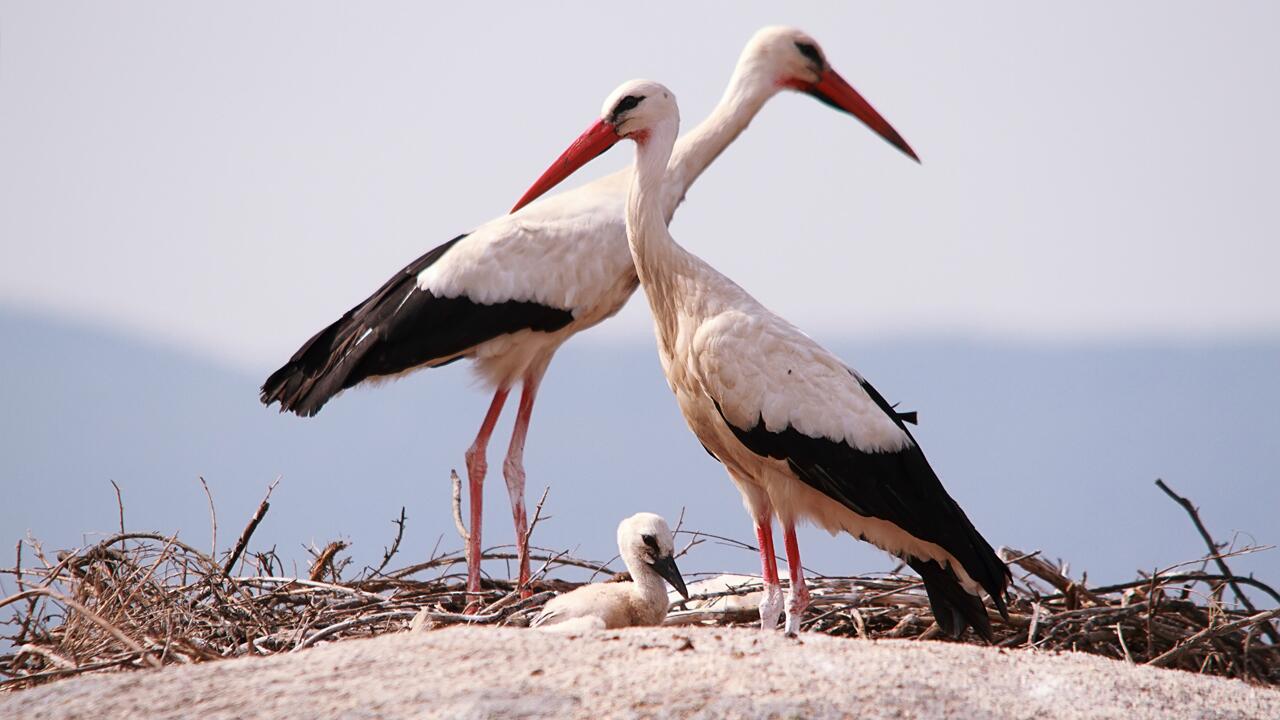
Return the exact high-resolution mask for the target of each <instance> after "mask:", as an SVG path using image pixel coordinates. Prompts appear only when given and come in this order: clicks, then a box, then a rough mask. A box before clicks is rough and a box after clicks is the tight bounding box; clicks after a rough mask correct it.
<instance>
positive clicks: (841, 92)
mask: <svg viewBox="0 0 1280 720" xmlns="http://www.w3.org/2000/svg"><path fill="white" fill-rule="evenodd" d="M734 79H735V81H736V82H738V83H742V84H743V85H744V86H745V87H746V88H747V89H748V91H749V92H753V93H757V94H759V96H761V97H768V96H770V95H772V94H774V93H776V92H778V91H779V90H784V89H789V90H796V91H798V92H802V93H805V94H807V95H812V96H813V97H815V98H817V99H818V100H821V101H822V102H823V103H826V104H827V105H830V106H831V107H833V108H835V109H837V110H841V111H843V112H847V113H849V114H850V115H853V116H854V117H856V118H858V119H859V120H861V121H862V122H864V123H866V125H867V127H869V128H871V129H872V130H874V131H875V132H876V133H877V134H878V135H880V136H881V137H883V138H884V139H885V140H887V141H888V142H889V144H891V145H893V146H894V147H896V148H898V149H899V150H901V151H902V152H904V153H906V154H907V155H908V156H910V157H911V158H912V159H913V160H915V161H916V162H919V161H920V158H919V157H918V156H917V155H916V153H915V151H914V150H912V149H911V146H910V145H908V144H907V141H906V140H903V139H902V136H901V135H899V134H898V131H897V130H894V129H893V126H892V125H890V124H889V123H888V122H887V121H886V120H885V119H884V118H883V117H881V116H880V113H878V112H876V110H875V108H873V107H871V104H870V103H868V102H867V101H866V100H864V99H863V98H862V95H860V94H859V93H858V91H857V90H854V89H853V87H852V86H850V85H849V83H847V82H845V80H844V78H842V77H840V74H839V73H837V72H836V71H835V70H834V69H833V68H832V67H831V63H829V62H827V55H826V53H824V52H823V51H822V46H821V45H819V44H818V41H817V40H814V39H813V37H812V36H811V35H809V34H808V33H806V32H804V31H802V30H797V29H796V28H792V27H783V26H773V27H767V28H763V29H761V30H760V31H758V32H757V33H756V34H755V35H753V36H752V37H751V40H749V41H748V42H747V46H746V47H745V48H743V50H742V55H741V56H740V57H739V58H738V67H737V69H736V70H734Z"/></svg>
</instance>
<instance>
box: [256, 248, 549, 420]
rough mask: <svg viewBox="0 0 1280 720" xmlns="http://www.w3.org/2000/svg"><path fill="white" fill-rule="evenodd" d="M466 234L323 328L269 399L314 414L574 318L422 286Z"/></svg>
mask: <svg viewBox="0 0 1280 720" xmlns="http://www.w3.org/2000/svg"><path fill="white" fill-rule="evenodd" d="M464 237H466V235H465V234H464V235H459V236H458V237H456V238H454V239H452V240H450V241H449V242H447V243H444V244H443V245H440V246H438V247H436V248H434V249H432V250H431V251H429V252H427V253H426V254H425V255H423V256H422V257H420V258H418V259H417V260H414V261H413V262H412V263H410V264H409V265H408V266H407V267H405V268H404V269H403V270H401V271H400V272H398V273H396V275H395V276H394V277H392V278H391V279H390V280H388V281H387V282H386V283H385V284H384V285H383V286H382V287H381V288H379V289H378V291H377V292H376V293H374V294H373V295H371V296H370V297H369V298H368V299H367V300H365V301H364V302H362V303H360V304H359V305H357V306H355V307H354V308H352V309H351V310H349V311H347V313H346V314H345V315H343V316H342V317H341V318H340V319H338V320H337V321H336V322H334V323H333V324H331V325H329V327H327V328H325V329H324V330H321V331H320V332H318V333H316V334H315V335H314V336H313V337H312V338H311V339H310V340H308V341H307V342H306V343H305V344H304V345H303V346H302V347H301V348H299V349H298V352H296V353H294V355H293V357H292V358H290V360H289V362H288V363H286V364H285V365H284V367H281V368H280V369H279V370H277V371H275V372H274V373H272V374H271V377H269V378H267V381H266V382H265V383H263V384H262V395H261V399H262V402H263V404H265V405H270V404H271V403H273V402H279V403H280V409H281V411H282V412H283V411H286V410H287V411H289V412H294V413H297V414H298V415H304V416H311V415H315V414H316V413H317V412H319V411H320V408H321V407H323V406H324V404H325V403H326V402H328V400H329V399H330V398H332V397H333V396H334V395H337V394H338V393H340V392H342V391H343V390H345V389H347V388H349V387H352V386H354V385H356V384H358V383H360V382H362V381H364V380H367V379H369V378H373V377H380V376H386V375H396V374H398V373H402V372H404V371H406V370H412V369H413V368H416V367H420V366H423V365H443V364H446V363H448V362H452V361H453V360H456V359H458V358H459V357H462V356H464V354H465V353H466V351H467V350H468V349H470V348H472V347H474V346H476V345H478V344H480V343H482V342H484V341H486V340H490V339H492V338H495V337H498V336H500V335H504V334H507V333H513V332H517V331H519V330H535V331H541V332H553V331H555V330H559V329H560V328H563V327H564V326H566V325H568V324H569V323H570V322H571V321H572V320H573V313H572V312H570V311H569V310H564V309H560V308H553V307H548V306H546V305H541V304H538V303H535V302H523V301H522V302H517V301H509V302H502V303H494V304H488V305H486V304H481V303H476V302H472V301H471V300H470V299H468V298H467V297H465V296H459V297H453V298H444V297H437V296H435V295H433V294H432V293H431V292H430V291H428V290H423V289H421V288H419V287H418V282H417V278H418V274H419V273H421V272H422V271H423V270H424V269H426V268H427V267H429V266H431V265H432V264H434V263H435V262H437V261H438V260H439V259H440V258H441V257H443V256H444V255H445V253H447V252H448V251H449V249H450V248H452V247H453V246H454V245H456V244H457V243H458V241H459V240H461V239H462V238H464Z"/></svg>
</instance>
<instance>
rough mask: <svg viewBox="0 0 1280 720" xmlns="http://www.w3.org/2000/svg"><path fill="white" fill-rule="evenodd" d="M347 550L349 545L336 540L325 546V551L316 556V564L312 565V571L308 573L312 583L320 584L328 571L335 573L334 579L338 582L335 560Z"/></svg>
mask: <svg viewBox="0 0 1280 720" xmlns="http://www.w3.org/2000/svg"><path fill="white" fill-rule="evenodd" d="M346 549H347V544H346V543H345V542H343V541H341V540H334V541H333V542H331V543H329V544H328V545H325V546H324V549H323V550H321V551H320V553H319V554H318V555H316V559H315V562H313V563H311V569H310V570H308V571H307V576H308V577H310V578H311V581H312V582H319V581H321V580H323V579H324V571H325V570H326V569H327V570H329V571H330V572H332V573H333V575H334V578H333V579H334V580H337V579H338V577H337V575H338V573H337V570H336V569H335V568H334V566H333V558H334V556H335V555H337V554H338V553H339V552H342V551H343V550H346Z"/></svg>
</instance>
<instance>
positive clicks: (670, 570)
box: [649, 555, 689, 600]
mask: <svg viewBox="0 0 1280 720" xmlns="http://www.w3.org/2000/svg"><path fill="white" fill-rule="evenodd" d="M649 567H651V568H653V569H654V571H655V572H657V573H658V574H659V575H661V576H662V579H663V580H666V581H667V582H669V583H671V587H673V588H675V589H676V592H678V593H680V597H682V598H684V599H685V600H688V599H689V591H688V590H687V589H686V588H685V586H684V578H682V577H680V568H678V567H676V559H675V557H673V556H671V555H668V556H666V557H662V558H658V559H657V560H654V561H653V562H651V563H649Z"/></svg>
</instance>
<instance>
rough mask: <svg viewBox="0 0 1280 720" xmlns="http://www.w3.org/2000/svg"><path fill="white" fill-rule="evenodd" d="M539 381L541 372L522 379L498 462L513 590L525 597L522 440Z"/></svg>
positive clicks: (526, 559) (526, 522)
mask: <svg viewBox="0 0 1280 720" xmlns="http://www.w3.org/2000/svg"><path fill="white" fill-rule="evenodd" d="M541 381H542V373H540V372H534V373H530V374H528V375H526V376H525V379H524V388H523V389H522V390H521V392H520V409H519V410H518V411H517V412H516V424H515V428H514V429H513V430H512V431H511V447H510V448H508V449H507V459H506V460H505V461H504V462H503V463H502V474H503V477H505V478H506V479H507V493H508V494H509V495H510V496H511V516H512V518H513V519H514V520H515V527H516V556H517V557H518V558H519V563H520V575H519V579H518V580H517V583H518V585H517V587H519V588H520V597H522V598H525V597H529V596H530V595H531V594H532V593H531V591H530V590H529V588H528V587H527V585H528V584H529V538H528V537H527V536H528V534H529V520H528V517H527V515H526V513H525V507H524V441H525V438H526V437H527V436H528V434H529V418H530V416H531V415H532V414H533V401H534V398H536V397H537V395H538V384H539V383H540V382H541Z"/></svg>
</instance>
